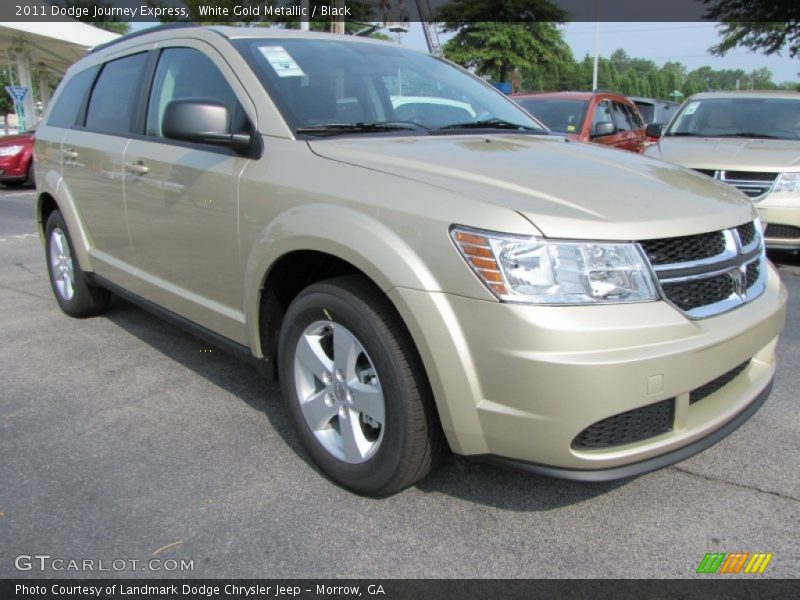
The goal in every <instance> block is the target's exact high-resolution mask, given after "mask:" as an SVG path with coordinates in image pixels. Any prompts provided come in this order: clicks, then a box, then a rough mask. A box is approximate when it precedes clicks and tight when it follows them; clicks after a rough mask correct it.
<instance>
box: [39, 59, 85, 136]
mask: <svg viewBox="0 0 800 600" xmlns="http://www.w3.org/2000/svg"><path fill="white" fill-rule="evenodd" d="M97 69H98V67H91V68H89V69H86V70H85V71H82V72H80V73H78V74H77V75H75V76H74V77H72V78H71V79H70V80H69V82H68V83H67V86H66V87H65V88H64V91H63V92H61V94H59V96H58V100H57V101H56V103H55V105H54V106H53V110H52V111H50V116H49V117H48V119H47V124H48V125H50V126H52V127H72V126H73V125H75V119H76V118H77V117H78V111H79V110H80V109H81V106H83V101H84V100H85V99H86V96H87V95H88V94H89V86H90V85H92V80H94V76H95V74H96V73H97Z"/></svg>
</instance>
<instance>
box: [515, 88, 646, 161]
mask: <svg viewBox="0 0 800 600" xmlns="http://www.w3.org/2000/svg"><path fill="white" fill-rule="evenodd" d="M511 98H512V99H513V100H514V101H515V102H517V103H518V104H519V105H520V106H522V107H523V108H524V109H525V110H527V111H528V112H529V113H531V114H532V115H533V116H534V117H536V118H537V119H539V120H540V121H541V122H542V123H544V124H545V125H547V127H549V128H550V129H551V130H552V131H554V132H557V133H560V134H562V135H565V136H567V138H568V139H570V140H574V141H576V142H594V143H596V144H603V145H604V146H611V147H613V148H619V149H621V150H630V151H631V152H642V151H643V150H644V147H645V146H646V145H647V142H648V139H647V136H646V135H645V122H644V119H642V116H641V115H640V114H639V110H638V109H637V108H636V105H635V104H634V103H633V102H631V101H630V100H629V99H628V98H626V97H625V96H622V95H620V94H614V93H611V92H546V93H526V92H522V93H519V94H511Z"/></svg>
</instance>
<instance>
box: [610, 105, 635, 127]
mask: <svg viewBox="0 0 800 600" xmlns="http://www.w3.org/2000/svg"><path fill="white" fill-rule="evenodd" d="M613 106H614V125H616V126H617V130H618V131H630V130H631V129H636V125H635V124H634V122H633V120H632V118H631V114H630V113H629V112H628V107H627V106H625V105H624V104H622V103H621V102H614V103H613Z"/></svg>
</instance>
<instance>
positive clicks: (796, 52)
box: [703, 0, 800, 58]
mask: <svg viewBox="0 0 800 600" xmlns="http://www.w3.org/2000/svg"><path fill="white" fill-rule="evenodd" d="M703 2H704V3H705V4H706V5H707V6H708V10H707V11H706V13H705V15H703V18H704V19H706V20H708V21H718V22H720V23H721V25H720V35H721V36H722V41H721V42H720V43H719V44H717V45H716V46H714V47H712V48H711V51H712V52H713V53H715V54H719V55H724V54H725V53H727V52H728V51H729V50H732V49H733V48H736V47H738V46H742V47H744V48H748V49H749V50H752V51H753V52H763V53H764V54H780V53H781V51H783V50H784V49H786V50H788V51H789V56H791V57H793V58H794V57H800V3H798V2H797V0H769V1H766V0H703Z"/></svg>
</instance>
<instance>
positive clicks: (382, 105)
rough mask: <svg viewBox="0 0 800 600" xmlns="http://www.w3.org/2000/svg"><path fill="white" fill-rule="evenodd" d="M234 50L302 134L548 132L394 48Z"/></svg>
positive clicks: (467, 79)
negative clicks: (476, 125)
mask: <svg viewBox="0 0 800 600" xmlns="http://www.w3.org/2000/svg"><path fill="white" fill-rule="evenodd" d="M234 45H235V46H236V47H237V49H238V50H239V51H240V52H241V53H242V55H243V56H244V57H245V59H246V60H247V61H248V62H249V64H250V65H251V66H252V67H253V69H254V70H255V72H256V73H257V74H258V76H259V78H260V80H261V82H262V84H263V85H264V87H265V88H266V89H267V91H268V92H269V94H270V96H271V97H272V98H273V99H274V100H275V103H276V105H277V106H278V109H279V110H280V111H281V113H282V114H283V117H284V118H285V119H286V122H287V123H288V124H289V126H290V127H291V128H292V130H293V131H295V132H298V133H300V134H311V133H312V132H313V131H314V130H317V131H324V132H325V134H326V135H331V134H333V135H338V134H343V133H348V134H353V133H360V134H370V133H371V134H375V133H387V132H388V133H390V132H396V131H402V132H403V134H423V135H427V133H429V132H430V131H432V130H436V129H439V128H446V127H448V126H451V125H462V126H463V125H464V124H469V123H479V124H481V123H482V124H484V127H481V128H486V129H495V128H502V129H503V130H504V131H512V132H516V131H519V132H520V133H523V132H537V133H543V132H546V129H544V128H543V127H542V126H541V124H539V123H537V122H536V121H535V120H533V119H531V118H530V117H529V116H528V115H526V114H525V113H524V112H523V111H521V110H519V108H518V107H517V106H516V105H515V104H514V103H513V102H511V101H509V100H508V99H506V98H505V97H504V96H503V95H502V94H499V93H498V92H496V91H495V90H493V89H492V88H491V87H490V86H489V85H487V84H485V83H484V82H482V81H480V80H479V79H477V78H475V77H472V76H470V75H468V74H467V73H465V72H463V71H462V70H460V69H458V68H456V67H454V66H453V65H451V64H449V63H447V62H446V61H443V60H440V59H437V58H434V57H432V56H429V55H426V54H422V53H419V52H415V51H411V50H405V49H403V48H399V47H398V46H396V45H393V44H389V43H385V44H374V43H360V42H357V41H353V42H346V41H341V40H336V39H308V38H289V39H287V38H283V39H241V40H235V41H234ZM500 123H504V124H505V125H502V126H501V125H498V124H500ZM509 124H511V125H513V126H519V127H520V128H521V129H519V130H517V129H516V128H515V127H513V126H509ZM348 125H350V126H351V127H347V126H348ZM363 125H369V126H367V127H364V126H363ZM331 126H336V127H331ZM446 131H447V133H454V134H455V133H459V132H461V133H464V132H469V131H470V128H469V127H466V128H465V127H456V128H453V129H447V130H446ZM473 131H474V129H473Z"/></svg>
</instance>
